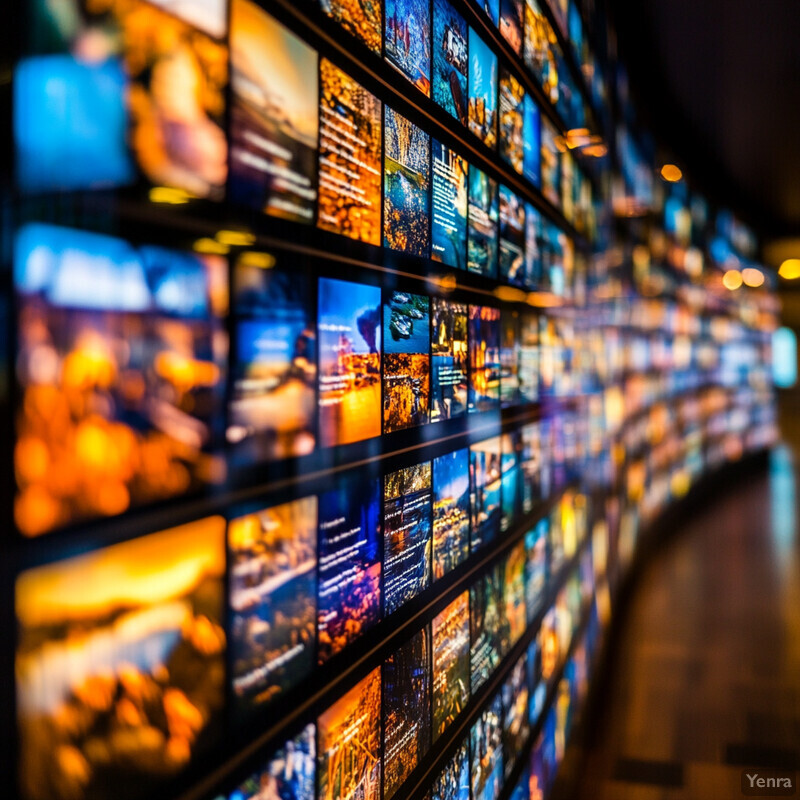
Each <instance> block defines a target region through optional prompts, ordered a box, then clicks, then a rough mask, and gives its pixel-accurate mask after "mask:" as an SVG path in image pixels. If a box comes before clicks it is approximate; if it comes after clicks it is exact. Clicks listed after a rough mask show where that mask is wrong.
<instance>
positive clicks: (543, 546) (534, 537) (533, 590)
mask: <svg viewBox="0 0 800 800" xmlns="http://www.w3.org/2000/svg"><path fill="white" fill-rule="evenodd" d="M548 527H549V522H548V519H547V517H545V518H544V519H541V520H539V522H537V523H536V525H535V526H534V527H533V528H531V529H530V530H529V531H528V532H527V533H526V534H525V553H526V556H525V558H526V562H527V566H526V568H525V598H526V599H525V602H526V605H527V607H528V624H531V623H532V622H533V621H534V619H535V618H536V614H537V613H538V612H539V607H540V605H541V603H542V599H543V597H544V590H545V585H546V583H547V539H548Z"/></svg>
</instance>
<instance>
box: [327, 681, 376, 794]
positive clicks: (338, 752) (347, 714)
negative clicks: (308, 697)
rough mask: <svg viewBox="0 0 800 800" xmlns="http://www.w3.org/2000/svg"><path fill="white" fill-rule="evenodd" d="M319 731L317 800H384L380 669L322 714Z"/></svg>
mask: <svg viewBox="0 0 800 800" xmlns="http://www.w3.org/2000/svg"><path fill="white" fill-rule="evenodd" d="M317 730H318V733H319V750H318V751H317V768H318V770H319V781H318V784H319V793H318V795H317V800H380V796H381V670H380V667H377V668H376V669H374V670H373V671H372V672H370V673H369V675H367V677H366V678H364V679H363V680H362V681H360V682H359V683H358V684H356V685H355V686H354V687H353V688H352V689H351V690H350V691H349V692H348V693H347V694H346V695H344V697H342V698H341V699H340V700H337V701H336V703H334V704H333V705H332V706H331V707H330V708H329V709H328V710H327V711H326V712H325V713H324V714H322V716H320V718H319V719H318V720H317Z"/></svg>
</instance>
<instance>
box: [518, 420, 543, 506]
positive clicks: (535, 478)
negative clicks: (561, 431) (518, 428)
mask: <svg viewBox="0 0 800 800" xmlns="http://www.w3.org/2000/svg"><path fill="white" fill-rule="evenodd" d="M521 437H522V455H521V458H520V467H521V469H522V510H523V511H524V512H525V513H526V514H527V513H528V512H529V511H531V509H532V508H533V504H534V503H535V502H537V501H538V500H540V499H541V497H542V492H541V483H540V478H541V476H540V471H541V465H542V443H541V431H540V427H539V424H538V423H533V424H532V425H526V426H525V427H523V428H522V433H521Z"/></svg>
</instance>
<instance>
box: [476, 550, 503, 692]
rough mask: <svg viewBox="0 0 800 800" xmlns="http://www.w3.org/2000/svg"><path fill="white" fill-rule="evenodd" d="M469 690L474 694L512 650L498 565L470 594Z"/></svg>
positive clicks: (501, 569)
mask: <svg viewBox="0 0 800 800" xmlns="http://www.w3.org/2000/svg"><path fill="white" fill-rule="evenodd" d="M469 628H470V642H471V644H470V658H469V661H470V689H471V692H472V694H475V693H476V692H477V691H478V689H480V688H481V686H483V684H484V683H486V681H487V680H488V679H489V677H490V676H491V674H492V673H493V672H494V670H495V669H496V668H497V665H498V664H499V663H500V661H501V659H502V658H503V656H505V654H506V653H507V652H508V651H509V648H510V646H511V639H510V631H509V626H508V619H507V618H506V604H505V591H504V570H503V564H502V562H501V563H498V564H495V566H494V567H492V568H491V569H490V570H489V571H488V572H486V573H485V574H484V575H483V576H482V577H481V578H479V579H478V580H477V581H476V582H475V583H474V584H473V585H472V586H471V587H470V590H469Z"/></svg>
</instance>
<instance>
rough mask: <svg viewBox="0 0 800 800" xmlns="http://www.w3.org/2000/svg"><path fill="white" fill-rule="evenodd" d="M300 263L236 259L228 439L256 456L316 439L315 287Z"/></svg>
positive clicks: (275, 455)
mask: <svg viewBox="0 0 800 800" xmlns="http://www.w3.org/2000/svg"><path fill="white" fill-rule="evenodd" d="M296 266H298V265H297V264H295V263H291V264H283V263H281V265H280V267H279V268H272V269H264V268H263V267H260V266H248V265H247V264H244V263H241V262H240V263H238V264H237V265H236V266H235V267H234V273H233V287H234V295H233V311H234V319H235V322H234V324H235V327H236V339H235V341H236V351H235V355H236V360H235V362H234V379H233V393H232V394H233V396H232V398H231V402H230V405H229V424H228V430H227V439H228V441H229V442H230V443H231V444H236V445H239V446H240V449H242V450H243V451H245V452H246V453H247V454H248V456H250V458H251V459H252V460H253V461H265V460H273V459H280V458H288V457H291V456H301V455H306V454H307V453H310V452H312V451H313V450H314V445H315V442H316V410H315V407H316V384H317V352H316V351H317V342H316V339H317V326H316V321H315V319H314V301H313V296H314V292H313V284H312V283H311V281H310V280H309V278H308V277H307V274H306V272H305V271H304V269H303V268H302V266H301V268H300V269H297V268H296Z"/></svg>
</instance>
